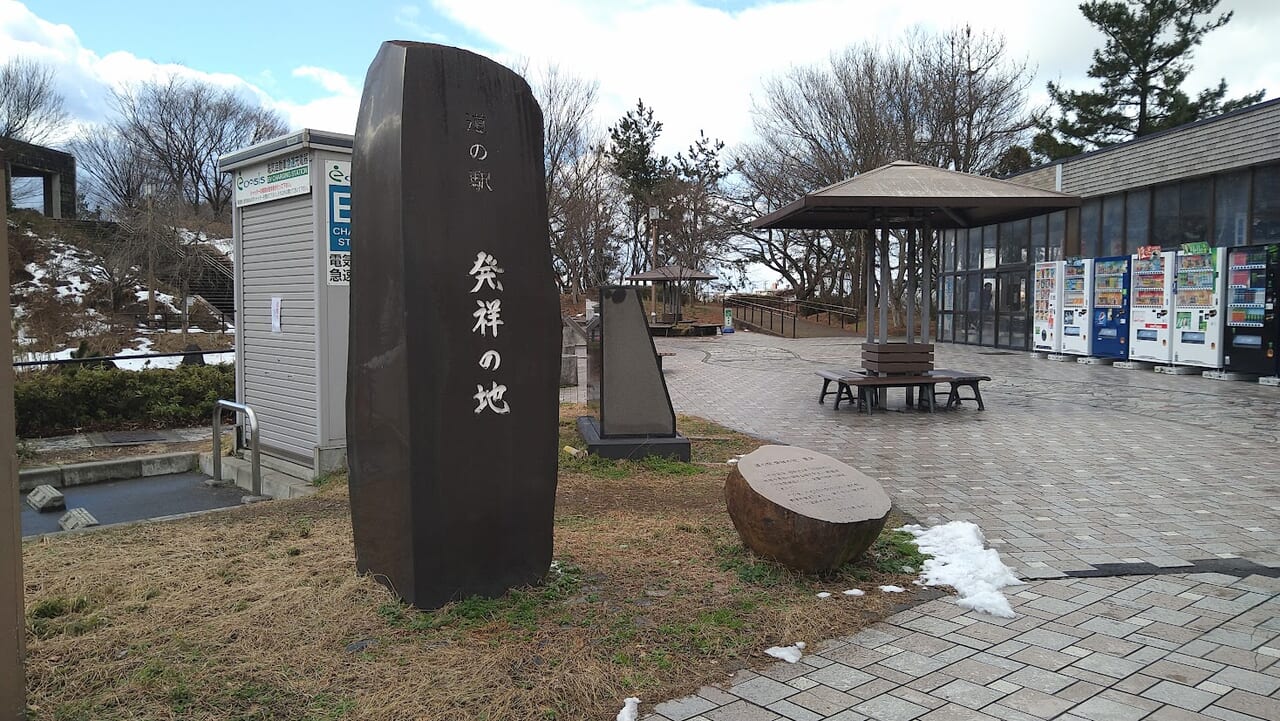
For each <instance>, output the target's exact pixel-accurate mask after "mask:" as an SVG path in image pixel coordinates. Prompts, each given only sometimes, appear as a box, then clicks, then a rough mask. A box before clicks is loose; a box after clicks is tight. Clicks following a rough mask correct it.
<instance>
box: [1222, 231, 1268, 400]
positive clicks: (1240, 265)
mask: <svg viewBox="0 0 1280 721" xmlns="http://www.w3.org/2000/svg"><path fill="white" fill-rule="evenodd" d="M1278 284H1280V245H1255V246H1251V247H1246V248H1232V249H1230V250H1229V251H1227V329H1226V330H1227V332H1226V337H1225V339H1224V343H1223V344H1224V345H1225V346H1226V349H1225V350H1226V354H1225V356H1224V361H1225V363H1226V367H1227V370H1229V371H1235V372H1237V373H1257V374H1258V375H1274V374H1276V373H1277V372H1278V370H1277V366H1276V363H1277V359H1276V351H1277V350H1278V349H1277V347H1276V346H1277V344H1280V327H1278V326H1280V323H1278V322H1277V319H1276V302H1277V300H1278V299H1277V298H1276V295H1277V287H1276V286H1277V285H1278Z"/></svg>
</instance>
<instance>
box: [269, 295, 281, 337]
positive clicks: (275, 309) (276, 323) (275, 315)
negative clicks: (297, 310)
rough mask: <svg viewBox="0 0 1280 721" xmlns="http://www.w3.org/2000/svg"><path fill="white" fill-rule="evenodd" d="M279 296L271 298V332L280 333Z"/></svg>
mask: <svg viewBox="0 0 1280 721" xmlns="http://www.w3.org/2000/svg"><path fill="white" fill-rule="evenodd" d="M280 300H281V298H280V296H278V295H273V296H271V332H272V333H279V332H280Z"/></svg>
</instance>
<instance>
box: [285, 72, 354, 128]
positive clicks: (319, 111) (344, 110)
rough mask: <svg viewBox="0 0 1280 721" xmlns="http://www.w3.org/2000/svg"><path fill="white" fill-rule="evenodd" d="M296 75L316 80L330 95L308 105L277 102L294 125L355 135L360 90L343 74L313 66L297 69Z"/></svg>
mask: <svg viewBox="0 0 1280 721" xmlns="http://www.w3.org/2000/svg"><path fill="white" fill-rule="evenodd" d="M293 76H294V77H298V78H308V79H310V80H314V81H315V82H317V83H318V84H319V85H320V87H322V88H324V90H325V91H326V92H328V93H330V94H329V95H327V96H324V97H320V98H317V99H315V100H311V101H308V102H304V103H299V102H295V101H292V100H280V101H276V102H275V103H273V105H274V106H275V107H276V108H277V109H279V110H280V112H282V113H284V115H285V117H286V118H288V119H289V124H290V126H292V127H294V128H315V129H318V130H331V131H334V132H338V133H354V132H355V129H356V114H357V113H358V112H359V110H360V88H358V87H356V86H355V85H354V84H352V82H351V81H350V80H348V79H347V78H346V76H344V75H342V74H341V73H338V72H335V71H333V70H329V69H327V68H319V67H315V66H312V65H304V66H302V67H298V68H294V70H293Z"/></svg>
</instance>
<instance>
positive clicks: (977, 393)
mask: <svg viewBox="0 0 1280 721" xmlns="http://www.w3.org/2000/svg"><path fill="white" fill-rule="evenodd" d="M928 375H929V376H931V377H933V378H937V379H938V382H939V383H950V384H951V392H950V393H949V394H947V404H946V406H945V407H946V408H958V407H960V401H976V402H977V403H978V410H980V411H985V410H986V409H987V407H986V405H985V404H983V402H982V391H981V390H980V389H979V388H978V383H980V382H981V381H989V380H991V376H986V375H982V374H981V373H973V372H971V371H958V370H952V369H950V368H938V369H935V370H931V371H929V373H928ZM961 388H968V389H969V390H970V391H971V392H972V393H973V395H971V396H970V397H968V398H965V397H963V396H961V395H960V389H961Z"/></svg>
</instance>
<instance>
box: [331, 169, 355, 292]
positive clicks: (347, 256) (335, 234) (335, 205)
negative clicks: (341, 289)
mask: <svg viewBox="0 0 1280 721" xmlns="http://www.w3.org/2000/svg"><path fill="white" fill-rule="evenodd" d="M325 165H326V168H325V170H326V172H325V195H326V197H327V199H328V206H329V212H328V218H329V222H328V223H327V224H326V225H327V227H328V231H329V264H328V267H327V268H325V276H326V279H327V280H326V282H327V283H328V284H329V285H350V284H351V163H350V162H347V161H341V160H334V161H330V162H328V163H326V164H325Z"/></svg>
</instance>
